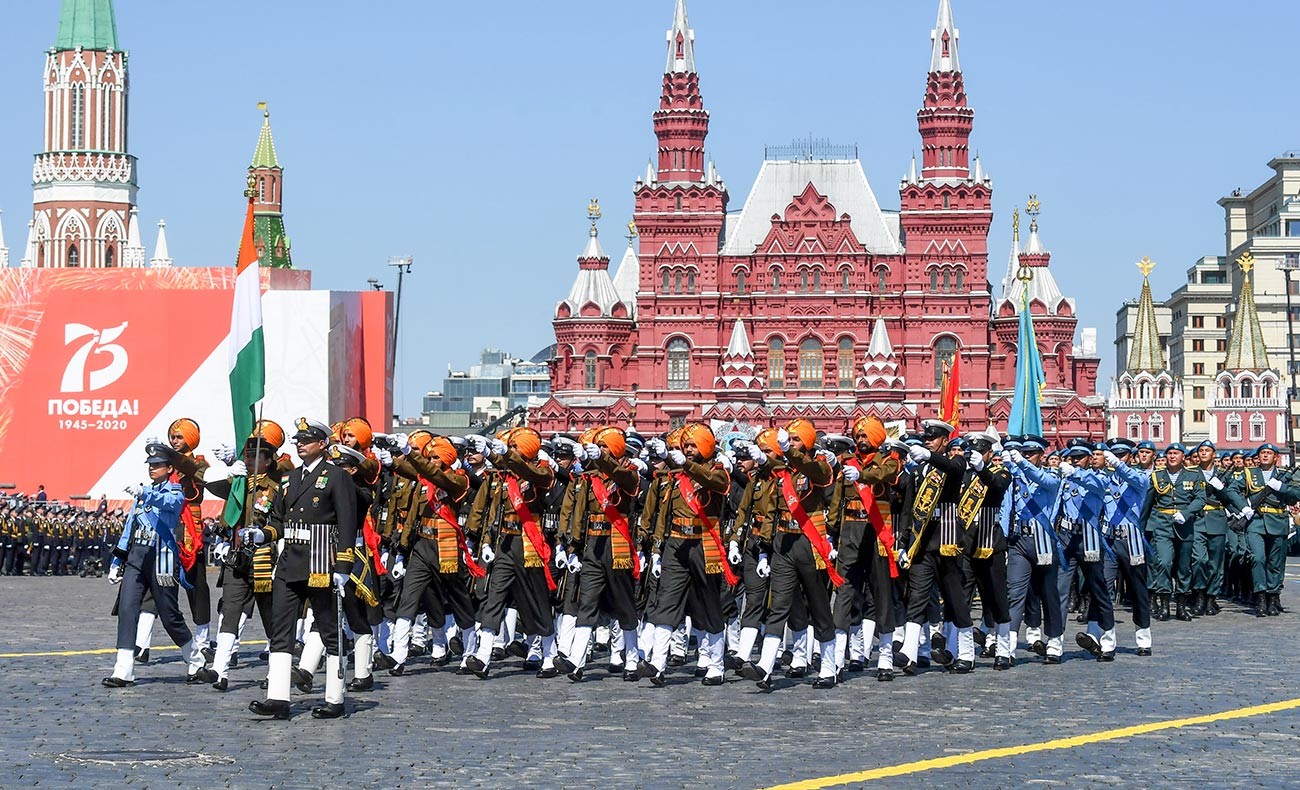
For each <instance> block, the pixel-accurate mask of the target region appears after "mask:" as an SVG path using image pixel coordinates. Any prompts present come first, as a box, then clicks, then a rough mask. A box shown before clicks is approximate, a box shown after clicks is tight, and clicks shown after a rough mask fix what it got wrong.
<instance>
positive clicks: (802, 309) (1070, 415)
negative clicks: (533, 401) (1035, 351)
mask: <svg viewBox="0 0 1300 790" xmlns="http://www.w3.org/2000/svg"><path fill="white" fill-rule="evenodd" d="M667 38H668V41H667V43H668V47H667V55H666V61H665V67H664V74H663V79H662V83H661V94H660V99H659V106H658V109H657V110H656V111H655V112H654V113H653V116H652V127H653V130H654V133H655V137H656V140H657V146H656V153H655V156H654V157H653V159H652V160H651V161H650V162H649V163H648V165H647V166H646V169H645V173H644V174H643V175H642V176H641V177H639V178H637V179H636V182H635V185H634V186H633V191H634V194H635V209H634V216H633V221H634V225H635V231H636V233H637V235H636V236H635V245H634V247H629V249H628V250H627V252H626V253H625V254H624V256H623V258H622V261H621V263H620V264H619V267H618V271H617V272H616V273H615V274H614V275H613V276H611V274H610V270H609V264H610V258H609V256H608V255H606V254H605V253H604V251H603V250H602V248H601V245H600V242H599V235H598V226H597V225H596V222H595V220H596V219H598V210H597V207H595V206H593V207H592V209H591V210H590V212H589V214H590V216H591V218H592V224H591V227H590V228H589V231H588V241H587V245H586V247H585V248H584V249H583V251H582V252H581V254H580V255H579V256H578V275H577V279H576V280H575V282H574V285H573V288H572V289H571V290H570V292H569V296H568V298H566V299H564V300H563V301H561V302H559V303H558V304H557V307H556V311H555V319H554V328H555V337H556V352H555V357H554V358H553V359H552V360H551V376H552V394H551V396H550V397H549V398H548V399H547V400H546V401H545V402H544V403H542V404H541V405H540V406H538V407H536V408H534V409H533V410H532V411H531V413H530V420H531V422H532V423H533V424H534V425H536V426H538V427H539V428H541V429H542V430H569V429H571V428H574V427H577V426H583V425H588V424H592V423H598V422H610V423H617V424H627V423H631V424H633V425H634V426H635V427H636V428H637V429H639V430H642V431H646V432H656V433H657V432H661V431H664V430H667V429H669V428H670V427H673V426H675V425H680V424H682V423H684V422H687V421H693V420H718V421H745V422H751V423H767V422H771V421H779V420H783V419H787V418H788V417H790V416H794V415H798V416H806V417H810V418H812V419H814V420H815V421H816V422H817V424H818V426H819V427H822V428H824V429H826V430H828V431H834V430H839V431H843V430H847V428H848V426H849V425H850V423H851V422H852V420H854V419H856V418H857V417H858V416H861V415H865V414H874V415H878V416H881V417H882V418H884V419H889V420H893V419H902V420H907V421H910V422H913V423H914V422H915V421H916V420H917V419H921V418H927V417H933V416H936V415H937V413H938V402H939V389H940V380H941V377H942V375H943V369H944V366H945V363H949V362H950V361H951V360H953V359H954V358H957V357H959V358H960V362H959V366H960V380H961V388H960V392H961V401H962V410H961V422H962V426H961V427H962V428H963V429H973V428H983V427H986V426H987V425H988V424H989V420H990V418H991V417H997V415H998V414H999V410H1001V411H1002V412H1006V411H1009V408H1010V406H1009V404H1010V397H1009V396H1010V393H1011V392H1012V391H1013V390H1014V382H1015V364H1014V358H1015V351H1016V349H1015V343H1016V336H1015V331H1014V325H1015V321H1016V319H1015V316H1016V315H1018V310H1019V309H1020V308H1019V306H1018V305H1019V303H1018V302H1017V301H1016V293H1018V292H1016V293H1011V292H1008V293H1004V294H1003V297H1004V298H1003V299H1002V300H999V305H1002V303H1003V302H1007V299H1006V297H1007V296H1008V295H1009V296H1010V297H1011V299H1010V302H1009V303H1008V304H1009V307H1006V308H1004V307H1003V306H998V307H996V308H995V305H994V303H993V294H992V291H991V288H990V285H989V273H988V234H989V226H990V224H991V222H992V218H993V182H992V179H991V178H990V177H989V175H988V173H987V172H986V171H985V169H984V167H983V164H982V163H981V162H980V160H979V158H978V157H973V156H972V153H971V148H970V142H971V141H970V138H971V134H972V130H973V126H974V115H975V113H974V110H973V109H972V108H971V107H970V106H969V104H968V101H967V94H966V85H965V76H964V73H963V72H962V68H961V61H960V52H959V31H958V28H957V26H956V24H955V21H954V19H953V13H952V7H951V2H950V0H939V12H938V17H937V20H936V23H935V27H934V29H933V30H932V32H931V41H930V52H929V56H930V57H929V68H928V70H927V76H926V79H925V92H924V96H923V99H922V103H921V109H920V110H919V112H918V113H917V125H918V132H919V133H920V136H921V143H922V154H921V161H920V163H919V166H918V163H917V162H916V160H915V159H913V161H912V163H911V166H910V168H909V169H908V171H907V174H906V175H905V176H904V177H903V179H902V180H901V181H900V183H899V184H898V195H899V204H898V205H899V208H898V209H897V210H894V209H890V208H886V207H884V206H882V205H881V203H880V202H879V201H878V199H877V197H876V192H875V190H874V189H873V188H872V185H871V184H870V183H869V182H868V180H867V177H866V174H865V172H864V171H863V168H862V165H861V163H860V161H859V160H858V158H857V150H856V148H855V147H854V146H851V145H845V146H836V145H831V144H829V143H823V142H820V141H815V140H809V141H806V142H802V143H796V144H794V145H792V146H789V147H781V148H775V149H772V148H769V149H768V150H767V151H766V153H765V156H764V160H763V162H762V164H761V165H760V167H759V171H758V176H757V178H756V179H755V181H754V184H753V186H752V187H751V188H750V190H749V193H748V195H747V196H746V197H745V199H744V201H743V203H742V204H741V208H740V210H739V211H729V208H730V206H731V193H730V191H729V189H728V186H727V183H726V182H725V181H724V180H723V178H722V177H721V175H720V174H719V171H718V168H717V167H716V166H715V164H714V163H713V162H712V161H710V160H709V159H708V158H707V156H706V153H705V142H706V138H707V136H708V134H709V131H710V124H711V117H710V114H709V111H708V110H707V109H705V102H704V98H703V93H702V90H701V80H700V72H699V70H698V69H697V65H698V64H697V58H696V55H697V52H696V49H695V46H696V40H695V32H694V30H692V29H691V27H690V24H689V21H688V19H687V12H686V4H685V0H676V4H675V9H674V16H673V22H672V27H671V29H670V30H669V31H668V37H667ZM1031 242H1032V245H1033V246H1032V248H1031V249H1030V250H1027V252H1028V257H1027V258H1026V261H1027V263H1028V264H1029V265H1032V266H1033V267H1034V268H1035V271H1036V272H1040V273H1041V274H1040V277H1039V280H1038V285H1036V286H1034V288H1035V298H1034V299H1031V300H1030V302H1029V304H1030V309H1031V310H1032V311H1034V314H1035V316H1036V319H1038V318H1039V317H1040V316H1041V320H1042V321H1044V322H1045V323H1044V324H1043V326H1044V329H1042V330H1040V335H1039V337H1040V342H1041V343H1042V348H1041V349H1040V350H1041V352H1042V354H1043V357H1044V360H1045V362H1048V361H1049V360H1050V362H1048V364H1046V365H1045V369H1046V370H1047V372H1048V374H1049V376H1050V377H1051V379H1052V380H1051V381H1050V382H1047V383H1046V387H1045V389H1047V390H1049V398H1047V399H1045V400H1047V402H1045V409H1047V410H1048V411H1050V412H1052V413H1055V414H1057V421H1056V428H1057V433H1058V435H1059V436H1060V438H1061V439H1062V440H1064V439H1068V438H1071V437H1074V436H1091V437H1093V438H1101V434H1102V432H1103V430H1104V423H1103V420H1102V408H1101V401H1100V400H1099V399H1097V398H1095V397H1093V396H1094V393H1093V386H1094V384H1095V379H1096V366H1097V360H1096V359H1095V353H1093V354H1092V355H1091V357H1090V356H1089V355H1088V354H1086V353H1084V350H1083V349H1080V348H1079V347H1077V346H1076V345H1075V344H1074V335H1075V328H1076V324H1077V319H1076V317H1075V311H1074V306H1073V303H1072V302H1070V301H1069V300H1067V299H1065V298H1064V297H1062V296H1061V295H1060V291H1059V288H1057V287H1056V285H1055V283H1054V281H1052V280H1051V275H1050V274H1049V273H1048V269H1047V265H1048V260H1049V258H1050V255H1048V254H1046V252H1045V251H1044V250H1042V249H1040V248H1041V242H1039V241H1037V236H1036V235H1033V237H1032V239H1031ZM1013 255H1018V253H1013ZM1040 292H1041V293H1040ZM1038 296H1042V298H1041V299H1040V298H1038ZM1008 311H1009V312H1008ZM1008 323H1009V325H1010V326H1011V327H1012V334H1011V337H1010V338H1009V339H1008V338H1006V337H1004V336H1003V327H1004V325H1007V324H1008ZM1008 361H1009V362H1008ZM1089 399H1091V400H1089ZM1002 416H1005V414H1003V415H1002Z"/></svg>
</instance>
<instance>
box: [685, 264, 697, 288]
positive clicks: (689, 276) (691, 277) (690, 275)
mask: <svg viewBox="0 0 1300 790" xmlns="http://www.w3.org/2000/svg"><path fill="white" fill-rule="evenodd" d="M686 293H688V294H693V293H695V270H694V269H691V270H690V271H688V272H686Z"/></svg>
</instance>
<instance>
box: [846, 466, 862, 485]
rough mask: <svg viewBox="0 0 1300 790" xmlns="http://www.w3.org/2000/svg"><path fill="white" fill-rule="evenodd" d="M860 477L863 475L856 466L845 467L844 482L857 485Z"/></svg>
mask: <svg viewBox="0 0 1300 790" xmlns="http://www.w3.org/2000/svg"><path fill="white" fill-rule="evenodd" d="M860 477H862V473H861V472H859V471H858V468H857V467H856V466H849V465H848V464H845V465H844V482H846V483H856V482H858V478H860Z"/></svg>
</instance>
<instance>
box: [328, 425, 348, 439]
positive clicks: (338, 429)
mask: <svg viewBox="0 0 1300 790" xmlns="http://www.w3.org/2000/svg"><path fill="white" fill-rule="evenodd" d="M345 426H346V423H342V422H336V423H334V424H333V425H331V426H330V444H338V443H339V442H341V441H343V428H344V427H345Z"/></svg>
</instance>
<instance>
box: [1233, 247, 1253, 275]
mask: <svg viewBox="0 0 1300 790" xmlns="http://www.w3.org/2000/svg"><path fill="white" fill-rule="evenodd" d="M1237 265H1238V266H1240V267H1241V270H1242V271H1243V272H1244V273H1246V274H1250V270H1251V269H1254V268H1255V256H1254V255H1251V254H1250V250H1247V251H1246V252H1245V253H1243V254H1242V256H1241V257H1240V258H1238V259H1237Z"/></svg>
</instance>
